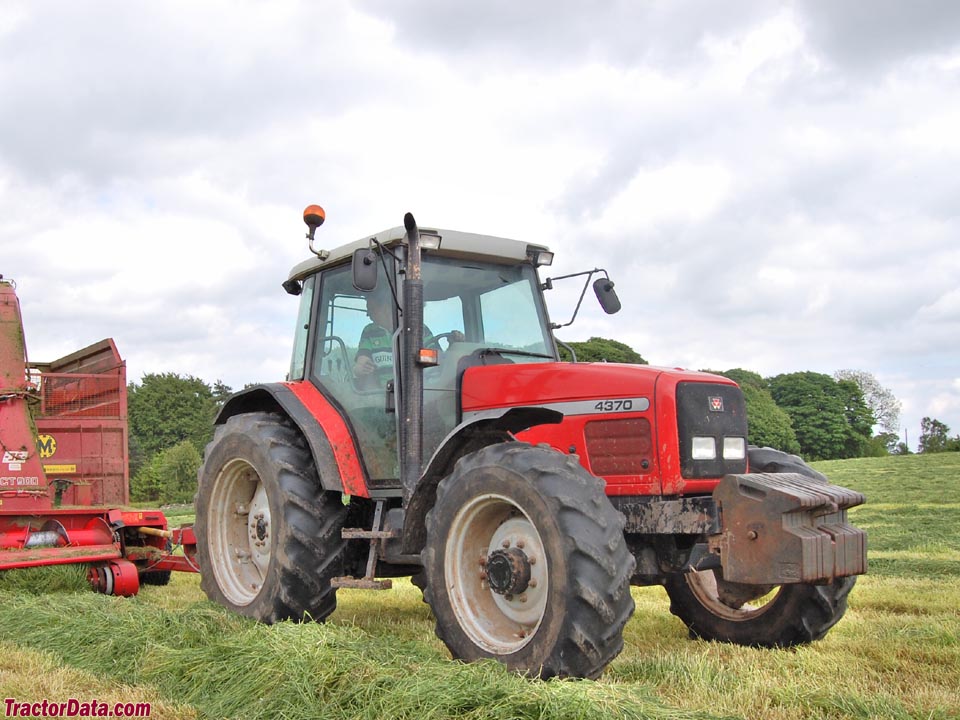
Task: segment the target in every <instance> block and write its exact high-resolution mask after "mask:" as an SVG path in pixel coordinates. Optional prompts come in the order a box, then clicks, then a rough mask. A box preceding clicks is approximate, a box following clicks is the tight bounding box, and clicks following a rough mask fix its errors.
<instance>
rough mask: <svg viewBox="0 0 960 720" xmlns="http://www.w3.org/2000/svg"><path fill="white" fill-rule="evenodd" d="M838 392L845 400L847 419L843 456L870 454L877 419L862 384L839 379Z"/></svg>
mask: <svg viewBox="0 0 960 720" xmlns="http://www.w3.org/2000/svg"><path fill="white" fill-rule="evenodd" d="M837 392H838V393H839V394H840V398H841V399H842V400H843V412H844V416H845V417H846V419H847V431H848V432H847V437H846V440H845V441H844V451H843V456H842V457H847V458H854V457H863V456H864V455H868V454H869V452H868V450H869V449H870V448H871V439H872V437H873V426H874V424H875V423H876V419H875V418H874V416H873V413H872V412H871V411H870V408H869V407H868V406H867V401H866V399H865V398H864V396H863V391H862V390H860V386H859V385H857V383H856V382H854V381H853V380H839V381H837Z"/></svg>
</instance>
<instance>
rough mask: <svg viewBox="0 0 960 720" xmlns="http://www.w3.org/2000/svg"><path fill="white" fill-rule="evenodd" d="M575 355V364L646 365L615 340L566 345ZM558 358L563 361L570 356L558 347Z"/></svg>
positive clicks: (595, 339)
mask: <svg viewBox="0 0 960 720" xmlns="http://www.w3.org/2000/svg"><path fill="white" fill-rule="evenodd" d="M567 344H568V345H569V346H570V347H572V348H573V351H574V352H575V353H576V354H577V362H612V363H630V364H632V365H647V364H649V363H647V361H646V360H644V359H643V357H642V356H641V355H640V353H638V352H637V351H635V350H634V349H633V348H631V347H630V346H629V345H625V344H624V343H622V342H618V341H617V340H609V339H607V338H600V337H592V338H590V339H589V340H587V341H586V342H571V343H567ZM560 357H561V358H562V359H564V360H570V354H569V353H568V352H567V350H566V348H564V347H563V346H561V347H560Z"/></svg>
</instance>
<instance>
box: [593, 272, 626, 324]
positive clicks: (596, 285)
mask: <svg viewBox="0 0 960 720" xmlns="http://www.w3.org/2000/svg"><path fill="white" fill-rule="evenodd" d="M593 292H595V293H596V294H597V300H599V301H600V307H602V308H603V311H604V312H605V313H606V314H607V315H613V314H614V313H618V312H620V298H618V297H617V291H616V290H614V289H613V280H611V279H610V278H605V277H602V278H597V279H596V280H594V281H593Z"/></svg>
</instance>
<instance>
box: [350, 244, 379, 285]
mask: <svg viewBox="0 0 960 720" xmlns="http://www.w3.org/2000/svg"><path fill="white" fill-rule="evenodd" d="M353 286H354V287H355V288H356V289H357V290H361V291H363V292H370V291H371V290H373V289H374V288H375V287H376V286H377V253H376V251H374V250H373V249H372V248H360V249H359V250H356V251H354V253H353Z"/></svg>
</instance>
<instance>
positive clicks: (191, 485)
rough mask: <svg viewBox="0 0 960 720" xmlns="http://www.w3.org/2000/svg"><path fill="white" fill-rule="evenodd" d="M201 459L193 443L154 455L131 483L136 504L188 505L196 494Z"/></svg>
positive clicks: (185, 441)
mask: <svg viewBox="0 0 960 720" xmlns="http://www.w3.org/2000/svg"><path fill="white" fill-rule="evenodd" d="M201 462H202V460H201V458H200V453H199V452H197V449H196V448H195V447H194V446H193V443H192V442H191V441H190V440H184V441H182V442H180V443H177V444H176V445H174V446H173V447H172V448H167V449H166V450H161V451H160V452H158V453H154V455H153V457H151V458H150V462H148V463H147V464H146V465H145V466H143V467H142V468H140V470H139V471H138V472H137V474H136V475H134V477H133V479H132V480H131V481H130V499H131V500H133V501H134V502H160V503H188V502H192V501H193V496H194V494H195V493H196V491H197V472H198V471H199V470H200V464H201Z"/></svg>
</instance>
